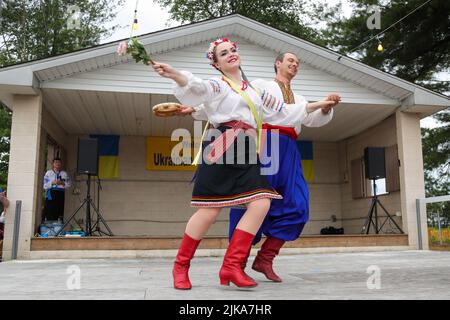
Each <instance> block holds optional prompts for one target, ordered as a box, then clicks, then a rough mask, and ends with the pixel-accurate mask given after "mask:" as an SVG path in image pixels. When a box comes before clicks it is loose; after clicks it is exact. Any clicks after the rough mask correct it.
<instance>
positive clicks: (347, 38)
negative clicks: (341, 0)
mask: <svg viewBox="0 0 450 320" xmlns="http://www.w3.org/2000/svg"><path fill="white" fill-rule="evenodd" d="M350 3H351V5H352V7H353V12H352V15H351V16H350V17H349V18H343V16H342V15H335V16H333V15H330V16H329V17H330V18H331V19H330V20H329V21H328V28H327V29H326V30H324V32H323V36H324V39H325V40H326V43H327V45H328V46H330V47H333V48H334V49H336V50H338V51H340V52H341V53H343V54H348V53H353V54H355V55H356V57H357V58H358V59H360V60H361V61H362V62H364V63H366V64H368V65H370V66H373V67H375V68H377V69H381V70H383V71H386V72H389V73H391V74H394V75H396V76H398V77H400V78H402V79H405V80H408V81H411V82H414V83H417V84H420V85H422V86H424V87H427V88H429V89H432V90H435V91H438V92H446V91H450V82H442V81H439V80H437V79H435V77H436V74H437V73H439V72H448V70H449V69H450V19H449V14H450V1H448V0H431V1H430V2H429V3H427V4H425V5H424V6H423V7H421V8H420V9H419V10H417V11H416V12H414V13H413V14H411V15H410V16H408V17H407V18H405V19H404V20H402V21H401V22H400V23H398V24H396V25H395V26H394V27H392V28H391V29H389V30H387V31H386V32H385V33H384V34H381V35H380V36H379V40H380V41H381V42H382V44H383V47H384V50H383V51H382V52H378V51H377V46H378V41H377V39H374V40H372V41H369V42H368V43H366V44H364V45H362V46H359V45H360V44H362V43H364V42H365V41H366V40H368V39H370V38H371V37H373V36H375V35H377V34H378V33H379V32H380V31H382V30H384V29H386V28H388V27H389V26H391V25H392V24H394V23H395V22H397V21H398V20H400V19H402V18H403V17H405V16H406V15H408V13H410V12H412V11H413V10H414V9H416V8H418V7H419V6H421V5H422V4H424V3H425V0H410V1H404V0H389V1H377V0H350ZM371 5H377V6H379V7H380V14H381V15H380V17H381V30H379V29H373V30H370V29H369V28H368V27H367V19H368V18H369V17H370V16H371V15H372V13H371V12H368V9H369V7H370V6H371ZM358 46H359V47H358ZM356 47H358V48H357V49H356V50H354V51H353V49H355V48H356ZM350 51H353V52H350Z"/></svg>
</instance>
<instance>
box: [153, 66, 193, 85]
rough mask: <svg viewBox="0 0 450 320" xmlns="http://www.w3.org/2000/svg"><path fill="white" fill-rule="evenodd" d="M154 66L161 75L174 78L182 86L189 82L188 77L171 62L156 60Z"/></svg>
mask: <svg viewBox="0 0 450 320" xmlns="http://www.w3.org/2000/svg"><path fill="white" fill-rule="evenodd" d="M152 67H153V69H154V70H155V71H156V72H157V73H158V74H159V75H160V76H161V77H164V78H169V79H172V80H174V81H175V82H176V83H177V84H178V85H179V86H181V87H184V86H185V85H186V84H187V82H188V80H187V77H186V76H184V75H183V74H182V73H181V72H180V71H178V70H177V69H175V68H174V67H172V66H171V65H170V64H167V63H161V62H155V64H153V65H152Z"/></svg>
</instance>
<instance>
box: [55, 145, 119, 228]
mask: <svg viewBox="0 0 450 320" xmlns="http://www.w3.org/2000/svg"><path fill="white" fill-rule="evenodd" d="M98 162H99V152H98V139H92V138H80V139H78V157H77V173H78V174H86V175H87V181H86V184H87V191H86V198H84V200H83V202H82V203H81V205H80V206H79V207H78V208H77V209H76V210H75V212H74V213H73V214H72V215H71V216H70V218H69V219H68V220H67V222H66V223H65V224H64V225H63V227H62V228H61V230H60V231H59V232H58V234H57V235H56V236H58V235H59V234H60V233H61V232H62V231H63V230H64V228H66V227H67V225H68V224H69V223H70V221H71V220H73V219H74V218H75V216H76V214H77V213H78V212H79V211H80V210H81V209H82V208H83V207H84V206H86V225H85V230H84V231H85V233H86V236H93V235H95V233H97V235H99V236H101V235H102V234H104V235H107V236H113V233H112V231H111V229H110V228H109V226H108V224H107V223H106V221H105V219H104V218H103V216H102V214H101V213H100V210H99V208H98V207H97V206H96V205H95V203H94V201H93V199H92V197H91V177H92V176H98V167H99V165H98ZM91 208H92V209H93V210H94V212H95V213H96V214H97V220H96V222H95V224H94V226H93V225H92V216H91ZM100 223H102V224H103V226H104V227H105V228H106V230H107V232H104V231H102V230H101V228H100Z"/></svg>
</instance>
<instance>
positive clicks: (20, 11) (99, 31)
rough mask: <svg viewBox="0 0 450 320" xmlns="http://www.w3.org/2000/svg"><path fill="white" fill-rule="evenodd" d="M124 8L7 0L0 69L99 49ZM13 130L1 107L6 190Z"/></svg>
mask: <svg viewBox="0 0 450 320" xmlns="http://www.w3.org/2000/svg"><path fill="white" fill-rule="evenodd" d="M122 4H123V0H96V1H91V0H76V1H70V0H67V1H64V0H14V1H13V0H4V1H3V5H2V8H1V12H0V19H1V20H0V67H5V66H8V65H12V64H17V63H23V62H27V61H31V60H36V59H42V58H47V57H50V56H55V55H59V54H64V53H67V52H72V51H75V50H78V49H82V48H86V47H90V46H94V45H98V44H99V43H100V40H101V39H102V38H104V37H107V36H108V35H109V34H110V33H111V32H113V31H114V30H115V28H116V26H111V27H109V28H108V27H106V25H107V23H108V22H110V21H111V20H112V19H113V18H114V17H115V15H116V12H117V9H118V7H120V6H121V5H122ZM74 5H76V7H74ZM72 18H75V19H72ZM74 20H75V21H74ZM76 20H78V21H79V25H78V23H77V22H76ZM74 22H75V23H74ZM10 128H11V112H10V111H9V110H8V109H7V108H6V106H4V105H1V104H0V185H3V186H4V185H5V184H6V179H7V172H8V159H9V139H10Z"/></svg>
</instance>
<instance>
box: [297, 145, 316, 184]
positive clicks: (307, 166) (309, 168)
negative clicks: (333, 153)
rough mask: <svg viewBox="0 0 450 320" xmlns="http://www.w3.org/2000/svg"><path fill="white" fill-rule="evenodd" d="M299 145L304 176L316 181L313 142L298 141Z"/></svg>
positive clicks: (308, 180) (307, 179)
mask: <svg viewBox="0 0 450 320" xmlns="http://www.w3.org/2000/svg"><path fill="white" fill-rule="evenodd" d="M297 147H298V150H299V151H300V154H301V156H302V169H303V176H304V177H305V180H306V181H307V182H313V181H314V163H313V142H312V141H297Z"/></svg>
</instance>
